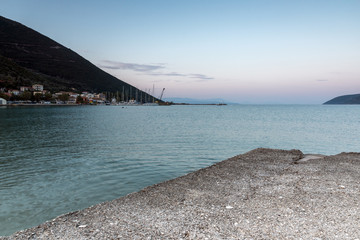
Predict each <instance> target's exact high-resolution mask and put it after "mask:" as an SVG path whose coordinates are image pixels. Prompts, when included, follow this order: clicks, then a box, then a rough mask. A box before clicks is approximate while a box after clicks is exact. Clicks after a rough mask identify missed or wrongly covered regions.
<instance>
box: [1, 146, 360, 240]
mask: <svg viewBox="0 0 360 240" xmlns="http://www.w3.org/2000/svg"><path fill="white" fill-rule="evenodd" d="M304 157H305V156H304V155H303V154H302V152H301V151H299V150H290V151H285V150H274V149H262V148H260V149H255V150H253V151H250V152H248V153H245V154H242V155H239V156H235V157H233V158H230V159H228V160H225V161H222V162H220V163H217V164H215V165H212V166H210V167H208V168H204V169H201V170H199V171H196V172H193V173H190V174H187V175H185V176H183V177H180V178H176V179H173V180H170V181H167V182H163V183H160V184H156V185H153V186H150V187H147V188H145V189H143V190H141V191H140V192H137V193H133V194H129V195H127V196H125V197H122V198H119V199H116V200H113V201H110V202H105V203H101V204H98V205H95V206H93V207H90V208H87V209H84V210H81V211H77V212H72V213H69V214H66V215H62V216H59V217H57V218H56V219H54V220H52V221H49V222H46V223H44V224H41V225H39V226H38V227H34V228H31V229H27V230H24V231H20V232H17V233H15V234H13V235H12V236H10V237H4V238H0V239H3V240H5V239H360V207H359V201H360V154H359V153H341V154H339V155H335V156H322V157H318V158H315V159H311V158H310V157H309V156H306V161H301V159H304Z"/></svg>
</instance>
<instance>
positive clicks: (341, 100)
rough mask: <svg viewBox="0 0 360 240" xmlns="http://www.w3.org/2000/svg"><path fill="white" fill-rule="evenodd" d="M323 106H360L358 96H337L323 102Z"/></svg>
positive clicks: (359, 96) (359, 95)
mask: <svg viewBox="0 0 360 240" xmlns="http://www.w3.org/2000/svg"><path fill="white" fill-rule="evenodd" d="M324 104H360V94H352V95H343V96H339V97H336V98H333V99H331V100H329V101H327V102H325V103H324Z"/></svg>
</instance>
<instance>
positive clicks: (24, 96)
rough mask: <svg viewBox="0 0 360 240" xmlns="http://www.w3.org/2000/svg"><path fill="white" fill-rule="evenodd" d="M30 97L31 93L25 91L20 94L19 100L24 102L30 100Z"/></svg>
mask: <svg viewBox="0 0 360 240" xmlns="http://www.w3.org/2000/svg"><path fill="white" fill-rule="evenodd" d="M31 96H32V93H31V92H29V91H25V92H23V93H22V94H20V99H21V100H24V101H27V100H31Z"/></svg>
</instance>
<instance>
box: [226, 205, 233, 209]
mask: <svg viewBox="0 0 360 240" xmlns="http://www.w3.org/2000/svg"><path fill="white" fill-rule="evenodd" d="M233 208H234V207H232V206H226V209H233Z"/></svg>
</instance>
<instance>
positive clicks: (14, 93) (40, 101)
mask: <svg viewBox="0 0 360 240" xmlns="http://www.w3.org/2000/svg"><path fill="white" fill-rule="evenodd" d="M126 93H127V92H126ZM126 93H124V92H123V93H119V92H117V93H106V94H105V93H90V92H82V93H76V92H71V91H70V92H69V91H59V92H56V93H51V92H50V91H49V90H46V89H44V86H43V85H41V84H34V85H32V86H31V87H29V86H21V87H20V88H19V89H7V88H0V105H34V104H36V105H79V104H84V105H123V104H126V105H129V104H132V105H133V104H140V102H142V103H144V101H143V100H145V103H146V104H155V100H154V97H151V98H150V97H149V96H147V98H145V97H144V99H143V98H142V94H141V100H140V102H139V99H138V94H136V97H135V98H132V97H131V96H130V95H129V94H126Z"/></svg>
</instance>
